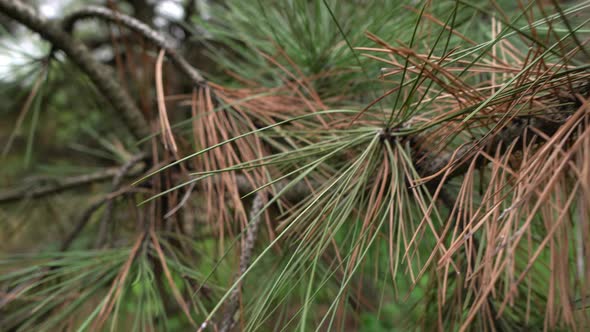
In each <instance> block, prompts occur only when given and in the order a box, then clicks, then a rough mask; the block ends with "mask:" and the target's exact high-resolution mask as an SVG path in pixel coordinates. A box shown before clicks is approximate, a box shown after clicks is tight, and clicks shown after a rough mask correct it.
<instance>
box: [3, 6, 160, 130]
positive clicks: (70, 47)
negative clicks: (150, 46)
mask: <svg viewBox="0 0 590 332" xmlns="http://www.w3.org/2000/svg"><path fill="white" fill-rule="evenodd" d="M0 12H1V13H3V14H5V15H7V16H8V17H10V18H12V19H14V20H16V21H18V22H19V23H21V24H23V25H25V26H26V27H27V28H29V29H31V30H33V31H35V32H37V33H38V34H40V35H41V37H43V38H44V39H45V40H47V41H48V42H50V43H51V44H52V45H53V46H54V47H56V48H58V49H60V50H62V51H64V53H65V54H66V55H67V56H68V57H69V58H70V59H71V61H72V62H74V63H75V64H76V65H78V67H80V69H81V70H82V71H83V72H84V73H85V74H86V75H88V78H90V80H91V81H92V82H93V83H94V84H95V85H96V87H97V88H98V90H99V91H100V92H101V93H102V94H103V95H104V97H105V99H107V100H109V101H110V103H111V104H112V106H113V108H114V109H115V111H116V113H118V114H120V116H121V118H122V120H123V122H124V123H125V125H126V126H127V128H129V130H130V131H131V133H132V134H133V136H134V137H135V138H137V139H140V138H143V137H146V136H149V135H150V130H149V127H148V124H147V122H146V120H145V119H144V117H143V114H142V113H141V111H140V110H139V109H138V108H137V106H136V105H135V103H134V101H133V99H132V98H131V97H130V96H129V95H128V94H127V92H125V90H124V89H123V88H122V87H121V85H120V84H119V83H118V82H117V81H116V80H115V79H114V77H115V75H114V74H113V72H112V70H111V69H110V68H109V67H107V66H105V65H103V64H101V63H100V62H98V61H96V60H95V59H94V58H93V57H92V54H91V53H90V51H89V50H88V49H87V48H86V47H85V46H84V45H83V44H82V43H80V42H78V41H76V40H75V39H74V38H72V36H71V35H70V34H68V33H67V32H65V31H64V30H63V29H62V28H61V27H60V26H59V25H58V24H57V23H56V22H53V21H50V20H47V19H45V18H43V17H41V16H40V15H39V14H37V13H36V12H35V11H34V9H33V8H31V7H29V6H28V5H26V4H24V3H22V2H20V1H18V0H0Z"/></svg>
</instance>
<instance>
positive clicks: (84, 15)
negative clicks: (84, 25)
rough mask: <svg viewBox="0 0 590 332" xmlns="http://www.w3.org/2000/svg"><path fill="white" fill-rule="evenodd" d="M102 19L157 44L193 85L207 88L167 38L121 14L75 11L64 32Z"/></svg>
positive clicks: (104, 10) (95, 9)
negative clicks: (85, 22) (80, 24)
mask: <svg viewBox="0 0 590 332" xmlns="http://www.w3.org/2000/svg"><path fill="white" fill-rule="evenodd" d="M91 18H100V19H102V20H106V21H110V22H113V23H116V24H121V25H123V26H125V27H127V28H128V29H129V30H131V31H133V32H136V33H138V34H140V35H142V36H143V37H145V38H146V39H148V40H149V41H150V42H152V43H154V44H156V45H157V46H158V47H160V48H163V49H164V50H166V54H167V55H168V57H169V58H170V60H171V61H172V63H173V64H174V65H175V66H176V67H177V68H178V69H179V70H180V71H182V72H183V73H184V74H185V75H187V76H188V78H190V80H191V81H192V83H193V84H194V85H197V86H205V85H206V84H207V81H206V80H205V79H204V78H203V76H202V75H201V74H200V73H199V71H198V70H197V69H195V67H193V66H192V65H191V64H190V63H188V61H186V59H185V58H184V57H182V55H180V54H179V53H178V52H177V51H176V50H175V49H174V47H172V45H171V44H170V43H169V42H168V41H166V38H165V37H164V36H163V35H162V34H160V33H159V32H157V31H155V30H154V29H152V28H151V27H149V26H148V25H147V24H145V23H143V22H141V21H139V20H137V19H135V18H133V17H131V16H129V15H125V14H122V13H120V12H115V11H112V10H110V9H107V8H103V7H96V6H89V7H86V8H83V9H80V10H78V11H75V12H73V13H71V14H70V15H68V16H67V17H65V18H64V19H63V24H62V26H63V27H64V30H66V31H68V32H71V31H72V30H73V29H74V26H75V24H76V22H78V21H80V20H84V19H91Z"/></svg>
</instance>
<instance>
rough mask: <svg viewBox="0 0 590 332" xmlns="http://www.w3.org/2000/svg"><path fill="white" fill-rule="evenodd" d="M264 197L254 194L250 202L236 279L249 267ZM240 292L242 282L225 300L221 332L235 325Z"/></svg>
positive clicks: (260, 193) (225, 331) (260, 194)
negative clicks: (248, 217) (250, 206)
mask: <svg viewBox="0 0 590 332" xmlns="http://www.w3.org/2000/svg"><path fill="white" fill-rule="evenodd" d="M264 201H265V200H264V196H263V193H262V192H259V193H257V194H256V197H255V198H254V200H253V201H252V208H251V209H250V222H249V223H248V226H247V228H246V239H245V240H244V241H243V242H242V251H241V254H240V271H239V274H238V278H240V277H241V276H243V275H244V273H246V270H248V266H250V259H251V258H252V249H253V248H254V244H255V243H256V239H257V238H258V228H259V226H260V221H261V220H262V213H261V210H262V208H263V207H264ZM241 290H242V282H240V283H239V285H237V286H236V287H235V288H234V289H233V290H232V292H231V295H230V296H229V298H228V300H227V304H226V307H225V312H224V314H223V321H222V322H221V328H220V331H221V332H227V331H230V330H231V328H232V327H233V325H234V323H235V317H234V316H235V315H236V312H237V311H238V304H239V299H240V292H241Z"/></svg>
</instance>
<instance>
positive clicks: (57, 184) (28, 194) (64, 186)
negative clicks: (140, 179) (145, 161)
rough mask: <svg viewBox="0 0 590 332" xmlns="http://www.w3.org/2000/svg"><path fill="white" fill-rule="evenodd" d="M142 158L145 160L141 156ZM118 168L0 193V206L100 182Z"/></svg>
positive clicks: (113, 174)
mask: <svg viewBox="0 0 590 332" xmlns="http://www.w3.org/2000/svg"><path fill="white" fill-rule="evenodd" d="M142 158H145V155H143V157H142ZM120 170H121V168H120V167H113V168H107V169H104V170H100V171H98V172H95V173H90V174H84V175H78V176H72V177H68V178H64V179H56V180H55V181H52V182H50V183H47V184H43V185H40V186H37V187H34V186H33V187H31V186H23V187H20V188H16V189H11V190H7V191H3V192H0V204H2V203H10V202H14V201H18V200H21V199H25V198H29V199H33V198H41V197H44V196H47V195H51V194H57V193H60V192H63V191H66V190H69V189H74V188H77V187H81V186H84V185H88V184H91V183H96V182H101V181H105V180H108V179H112V178H113V177H116V176H117V175H118V174H119V173H120ZM139 173H140V170H137V171H134V172H128V173H126V174H125V175H126V176H131V177H133V176H137V175H139Z"/></svg>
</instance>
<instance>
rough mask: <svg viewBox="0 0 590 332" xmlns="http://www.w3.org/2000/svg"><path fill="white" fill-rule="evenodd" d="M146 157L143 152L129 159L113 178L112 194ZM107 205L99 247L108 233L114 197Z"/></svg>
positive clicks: (100, 231)
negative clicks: (132, 169) (133, 168)
mask: <svg viewBox="0 0 590 332" xmlns="http://www.w3.org/2000/svg"><path fill="white" fill-rule="evenodd" d="M145 157H146V154H145V153H141V154H138V155H136V156H135V157H133V158H131V159H130V160H129V161H127V162H126V163H125V164H124V165H123V166H121V168H120V169H119V172H118V173H117V175H115V177H114V178H113V183H112V186H111V191H110V193H109V194H112V193H114V192H116V191H117V190H119V188H121V184H122V183H123V179H124V178H125V176H126V175H127V174H128V173H129V172H130V171H131V168H132V167H133V166H135V165H136V164H137V163H139V162H140V161H142V160H143V159H144V158H145ZM106 204H107V205H106V207H105V210H104V213H103V214H102V218H101V220H100V224H99V227H98V236H97V237H96V245H95V247H97V248H99V247H101V246H102V244H103V243H104V242H105V239H106V234H107V226H108V224H109V221H110V220H111V217H112V214H113V199H109V200H108V201H107V202H106Z"/></svg>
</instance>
